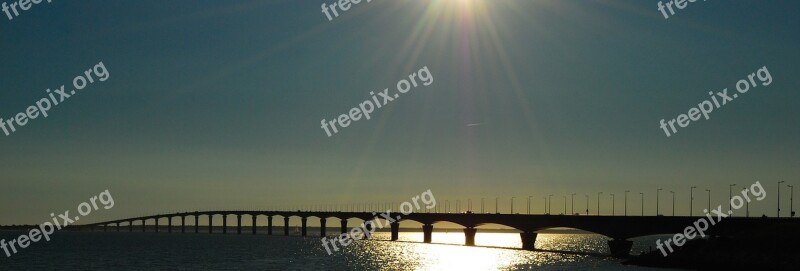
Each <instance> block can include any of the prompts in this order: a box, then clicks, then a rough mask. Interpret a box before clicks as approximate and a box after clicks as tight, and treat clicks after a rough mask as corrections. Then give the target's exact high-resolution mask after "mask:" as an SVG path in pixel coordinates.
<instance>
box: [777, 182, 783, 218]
mask: <svg viewBox="0 0 800 271" xmlns="http://www.w3.org/2000/svg"><path fill="white" fill-rule="evenodd" d="M782 183H784V181H780V182H778V217H781V184H782Z"/></svg>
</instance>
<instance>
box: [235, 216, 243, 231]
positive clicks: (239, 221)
mask: <svg viewBox="0 0 800 271" xmlns="http://www.w3.org/2000/svg"><path fill="white" fill-rule="evenodd" d="M236 234H242V215H236Z"/></svg>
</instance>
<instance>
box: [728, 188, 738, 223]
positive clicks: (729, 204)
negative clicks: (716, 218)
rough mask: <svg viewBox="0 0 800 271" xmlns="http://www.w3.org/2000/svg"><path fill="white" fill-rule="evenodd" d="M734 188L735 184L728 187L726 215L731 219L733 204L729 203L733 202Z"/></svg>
mask: <svg viewBox="0 0 800 271" xmlns="http://www.w3.org/2000/svg"><path fill="white" fill-rule="evenodd" d="M734 186H736V184H735V183H732V184H729V185H728V215H729V216H730V217H733V203H731V201H732V200H733V187H734Z"/></svg>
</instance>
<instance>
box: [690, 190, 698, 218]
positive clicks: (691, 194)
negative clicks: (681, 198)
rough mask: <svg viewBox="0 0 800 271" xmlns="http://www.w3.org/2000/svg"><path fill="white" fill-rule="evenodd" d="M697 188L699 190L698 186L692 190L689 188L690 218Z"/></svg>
mask: <svg viewBox="0 0 800 271" xmlns="http://www.w3.org/2000/svg"><path fill="white" fill-rule="evenodd" d="M695 188H697V186H692V188H689V216H692V203H694V189H695Z"/></svg>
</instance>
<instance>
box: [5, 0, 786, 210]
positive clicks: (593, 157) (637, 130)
mask: <svg viewBox="0 0 800 271" xmlns="http://www.w3.org/2000/svg"><path fill="white" fill-rule="evenodd" d="M323 2H324V1H310V0H302V1H288V0H287V1H277V0H269V1H150V0H142V1H53V3H49V4H46V3H42V4H38V5H35V6H34V7H33V8H31V9H30V10H28V11H24V12H23V13H22V14H21V16H19V17H17V18H15V19H14V20H13V21H8V20H6V18H4V17H0V59H2V63H3V64H2V65H0V87H1V89H0V117H2V118H4V119H8V118H11V117H12V116H13V115H14V114H16V113H18V112H21V111H23V110H25V108H27V107H28V106H30V105H32V104H33V103H34V102H35V101H37V100H39V99H41V98H43V97H45V95H46V92H45V90H46V89H47V88H55V87H58V86H60V85H62V84H69V83H70V81H71V80H72V78H73V77H74V76H76V75H78V74H82V71H84V70H86V69H88V68H90V67H92V66H93V65H94V64H96V63H98V62H99V61H102V62H103V63H104V64H105V66H106V67H107V69H108V71H109V73H110V78H109V80H108V81H105V82H101V83H95V84H93V85H91V87H88V88H87V89H86V90H84V91H81V92H80V93H79V94H78V95H76V96H75V97H72V98H70V100H68V102H65V103H63V104H61V105H59V106H57V107H55V108H54V109H53V110H51V111H50V112H49V114H50V116H49V117H48V118H46V119H42V118H39V119H36V120H32V121H31V122H30V123H28V124H27V125H26V126H25V127H22V128H21V129H20V130H18V131H17V132H16V133H14V134H12V135H11V136H2V134H0V136H2V137H0V187H2V189H0V224H11V223H41V222H43V221H45V220H47V219H48V218H49V213H51V212H56V213H60V212H62V211H64V210H68V209H69V210H74V209H75V207H76V206H77V204H79V203H81V202H82V201H85V200H86V199H87V198H88V197H90V196H92V195H96V194H98V193H100V192H101V191H103V190H105V189H110V191H111V193H112V195H113V196H114V199H115V201H116V206H115V207H114V208H113V209H112V210H109V211H104V212H98V213H96V215H94V214H93V215H92V216H91V218H88V219H97V220H100V219H106V218H121V217H127V216H131V215H141V214H151V213H157V212H162V213H163V212H167V211H174V210H195V209H242V208H259V209H262V208H267V207H269V206H275V205H287V204H293V206H296V205H298V204H324V203H347V202H400V201H403V200H407V199H408V198H410V197H411V196H414V195H418V194H419V193H421V192H423V191H425V190H427V189H431V190H432V191H433V193H434V194H435V195H436V198H437V199H438V200H439V203H440V204H441V203H443V202H444V200H450V201H451V203H452V202H454V201H455V200H456V199H460V200H461V201H462V202H466V200H467V199H472V200H473V205H476V204H477V203H476V202H478V201H479V200H480V198H481V197H485V198H487V206H488V207H487V208H491V209H493V202H494V197H501V198H502V201H501V206H500V207H501V209H504V210H506V211H507V210H508V207H509V206H508V205H509V199H510V198H511V197H517V202H518V203H517V204H519V206H523V204H524V200H525V198H527V197H528V196H535V197H536V198H537V199H538V200H537V201H535V205H534V209H535V210H541V208H542V205H541V202H542V200H541V199H542V198H543V197H546V196H547V195H549V194H554V198H553V201H554V205H553V209H554V212H556V211H555V209H558V210H559V212H560V210H561V209H562V208H563V206H562V204H563V202H562V201H563V198H562V196H563V195H569V194H571V193H577V194H578V196H577V197H576V210H581V209H583V208H585V207H581V206H584V204H585V198H584V196H583V195H584V194H589V195H591V197H592V200H591V205H592V206H595V205H596V195H597V194H596V193H597V192H599V191H602V192H604V195H603V200H604V202H603V204H602V205H603V212H604V213H609V212H610V209H609V208H608V207H609V206H610V199H609V198H608V197H609V196H608V195H609V194H610V193H615V194H616V195H617V212H619V211H620V210H621V207H620V206H621V204H622V194H623V191H625V190H626V189H628V190H631V191H632V193H631V194H630V196H629V197H631V199H630V200H629V204H630V206H629V210H632V211H631V212H638V210H639V204H640V202H639V200H638V197H639V195H638V192H645V194H646V197H647V199H646V203H645V204H646V207H645V211H646V212H648V213H651V214H652V213H653V212H654V209H655V191H656V189H657V188H664V190H665V191H662V194H661V195H662V196H661V199H662V204H663V203H664V202H667V201H669V200H670V198H669V193H668V192H667V191H669V190H673V191H676V192H677V193H678V197H677V205H678V207H677V210H678V213H679V214H685V213H686V212H687V211H688V193H689V187H690V186H692V185H696V186H698V187H699V188H698V189H697V190H695V192H696V193H697V194H696V195H695V206H704V205H705V203H706V200H707V197H706V194H705V193H706V192H705V191H704V189H706V188H711V189H712V191H713V196H712V200H713V201H714V205H717V204H723V201H722V200H723V199H725V198H727V195H728V193H727V192H728V191H727V190H728V184H730V183H736V184H739V185H744V184H751V183H753V182H754V181H756V180H759V181H761V182H762V183H763V184H764V185H765V187H766V188H767V189H768V196H767V198H766V199H765V200H764V201H763V202H759V203H753V204H751V213H755V214H759V215H760V214H762V213H766V214H768V215H770V216H773V215H775V205H776V195H775V193H776V192H777V191H776V189H777V188H776V186H775V185H776V182H777V181H778V180H786V181H787V182H788V183H794V184H800V173H799V172H798V171H797V169H798V167H800V158H799V156H798V154H800V140H798V138H800V137H799V136H800V128H799V126H798V123H800V118H799V117H800V107H798V106H797V102H798V101H800V93H798V89H797V87H798V86H800V68H798V66H797V65H798V63H800V52H799V51H798V50H797V48H800V44H798V43H800V28H798V25H800V17H798V16H797V12H798V11H800V2H798V1H788V0H787V1H705V2H695V3H692V4H690V5H689V6H688V7H687V8H686V9H683V10H679V11H678V14H676V15H675V16H673V17H671V18H669V19H664V18H663V17H662V15H661V13H660V12H659V11H658V10H657V9H656V3H657V1H640V0H636V1H634V0H629V1H510V0H504V1H488V0H483V1H482V0H447V1H446V0H441V1H394V0H391V1H390V0H379V1H372V2H371V3H365V2H363V1H362V3H361V4H359V5H356V6H353V7H352V8H351V9H350V10H349V11H347V12H345V13H342V14H341V16H340V17H338V18H336V19H335V20H333V21H328V20H327V18H326V17H325V15H324V14H323V13H321V11H320V5H321V4H322V3H323ZM331 3H332V1H331ZM423 66H427V67H429V69H430V71H431V73H432V74H433V77H434V79H435V80H434V83H433V84H432V85H431V86H429V87H426V88H421V89H418V90H415V91H412V92H409V93H408V94H407V95H404V96H402V97H401V98H400V99H398V100H397V101H395V102H393V103H391V104H390V105H389V106H388V107H386V108H383V109H382V110H380V111H376V113H374V116H373V119H371V120H369V121H364V120H361V121H358V122H356V123H354V124H352V125H351V126H350V127H348V128H346V129H344V130H343V131H340V133H339V134H337V135H335V136H333V137H327V135H326V134H325V132H324V131H323V130H322V129H321V128H320V120H321V119H323V118H325V119H328V120H330V119H332V118H334V117H336V116H338V115H339V114H342V113H345V112H347V111H348V110H349V109H350V108H352V107H354V106H356V105H358V103H360V102H362V101H363V100H365V99H368V98H369V94H368V93H369V91H377V90H381V89H384V88H387V87H392V86H394V84H395V83H396V82H397V80H399V79H401V78H403V77H406V76H407V75H408V74H410V73H411V72H414V71H416V70H417V69H419V68H421V67H423ZM762 66H767V67H768V68H769V71H770V73H771V75H772V77H773V83H772V84H771V85H770V86H768V87H759V88H756V89H753V90H751V91H750V92H748V93H747V94H746V95H742V96H741V97H739V98H738V99H736V100H735V101H733V102H730V103H728V105H726V106H725V107H723V108H720V109H718V110H716V111H715V112H713V113H712V118H711V120H708V121H705V120H702V121H698V122H695V123H692V124H691V125H690V126H689V127H687V128H683V129H681V130H680V131H679V133H678V134H676V135H674V136H672V137H669V138H667V137H666V136H665V135H664V132H663V131H662V130H661V129H660V128H659V127H658V125H659V124H658V122H659V120H661V119H662V118H666V119H671V118H675V117H676V116H677V115H679V114H682V113H686V111H688V109H689V108H690V107H692V106H694V105H696V104H697V103H700V102H702V101H703V100H705V99H706V98H707V97H708V94H707V93H708V92H709V91H715V92H716V91H721V90H722V89H723V88H729V89H731V90H733V88H734V84H735V83H736V81H738V80H740V79H742V78H745V77H746V76H747V74H749V73H752V72H755V71H756V70H757V69H758V68H760V67H762ZM469 124H480V125H470V126H468V125H469ZM739 189H740V188H739ZM783 191H784V192H783V195H782V197H781V198H782V200H784V204H785V205H784V210H785V211H784V212H783V214H784V215H785V214H787V213H788V209H789V208H788V200H787V199H788V189H783ZM489 199H491V200H489ZM489 202H491V204H489ZM723 205H727V204H723ZM462 206H464V204H463V203H462ZM518 208H519V207H518ZM594 208H596V207H592V210H594ZM661 208H662V209H661V211H662V213H668V212H669V210H670V206H669V205H668V204H663V205H662V207H661ZM695 210H696V211H695V212H700V210H702V209H701V207H698V208H696V209H695ZM73 212H74V211H73ZM593 212H594V211H593Z"/></svg>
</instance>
